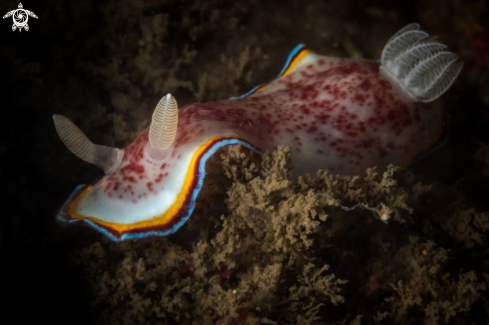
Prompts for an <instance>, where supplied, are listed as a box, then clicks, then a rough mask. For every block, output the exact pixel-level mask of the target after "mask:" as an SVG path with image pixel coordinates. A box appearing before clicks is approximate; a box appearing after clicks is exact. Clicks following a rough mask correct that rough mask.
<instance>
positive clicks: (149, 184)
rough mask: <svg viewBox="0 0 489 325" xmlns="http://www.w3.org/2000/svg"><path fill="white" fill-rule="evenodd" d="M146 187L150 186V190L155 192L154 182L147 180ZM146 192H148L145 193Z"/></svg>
mask: <svg viewBox="0 0 489 325" xmlns="http://www.w3.org/2000/svg"><path fill="white" fill-rule="evenodd" d="M146 187H147V188H148V191H150V192H153V183H151V182H147V183H146ZM145 194H146V193H145Z"/></svg>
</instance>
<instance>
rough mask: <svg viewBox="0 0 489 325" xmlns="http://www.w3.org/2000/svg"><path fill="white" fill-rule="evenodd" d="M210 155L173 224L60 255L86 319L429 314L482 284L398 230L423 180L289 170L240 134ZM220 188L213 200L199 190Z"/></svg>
mask: <svg viewBox="0 0 489 325" xmlns="http://www.w3.org/2000/svg"><path fill="white" fill-rule="evenodd" d="M215 157H217V158H215V159H213V161H212V162H211V163H210V164H209V166H208V168H207V172H208V173H209V174H210V175H213V177H208V178H206V182H207V183H206V184H205V185H204V188H203V195H202V197H201V198H200V199H199V202H198V206H197V208H196V212H195V214H194V216H193V217H192V218H191V219H190V220H189V223H188V225H186V226H185V227H183V228H182V229H181V230H180V231H179V232H178V233H177V234H175V235H172V236H169V237H163V238H161V237H153V238H150V239H146V240H139V241H127V242H122V243H112V242H110V243H106V244H102V243H100V242H97V243H95V244H93V245H91V246H90V247H87V248H84V249H83V250H82V251H81V252H80V253H78V254H74V255H73V256H72V257H73V261H76V262H75V263H76V264H79V265H81V266H82V267H83V269H84V270H85V275H86V279H87V281H88V292H89V295H90V297H92V306H93V308H94V311H95V312H96V314H97V315H99V316H98V318H97V320H96V323H100V324H101V323H104V324H107V323H110V324H141V323H144V324H159V323H161V324H171V323H179V324H325V323H331V324H364V323H365V324H366V323H369V324H386V323H391V322H393V323H399V322H400V321H405V320H406V319H410V318H412V319H413V320H414V319H416V318H414V317H415V316H417V317H419V315H423V314H424V315H425V316H424V318H425V319H426V321H427V323H428V324H438V323H439V322H440V321H441V322H447V323H448V322H449V321H450V320H451V319H453V317H457V316H460V315H465V314H466V313H467V312H468V311H469V310H470V308H471V307H472V306H473V305H474V304H475V303H476V302H477V301H479V299H480V298H481V295H483V294H484V293H485V289H486V282H487V281H488V278H489V277H488V275H487V274H484V275H483V277H484V278H483V279H481V278H480V277H478V276H477V275H476V274H475V273H474V271H468V272H462V273H460V274H458V275H456V274H454V275H451V274H449V273H446V272H445V271H443V266H445V265H446V264H447V260H449V259H450V256H451V255H450V252H449V251H447V250H445V249H443V248H440V247H436V245H435V244H434V242H433V241H431V240H425V241H424V242H423V241H421V240H420V239H419V238H418V237H415V236H412V235H408V234H406V233H404V234H403V231H402V229H403V226H401V224H404V223H409V222H410V220H411V213H412V212H413V209H412V208H411V207H410V205H411V204H413V205H416V202H415V201H413V200H414V199H413V198H418V197H420V196H423V195H425V193H426V192H427V191H428V190H429V189H427V188H426V186H423V185H422V184H417V185H416V186H412V188H413V189H415V190H412V191H411V190H408V189H407V188H403V187H401V186H399V185H398V182H397V181H396V180H395V179H394V171H395V168H394V167H392V166H391V167H389V169H388V171H386V172H385V173H384V174H382V175H381V174H378V173H377V172H376V171H375V169H369V170H367V176H366V177H365V178H363V179H360V178H359V177H348V176H334V175H331V174H329V173H328V172H327V171H318V173H317V175H316V176H315V177H313V176H310V175H307V176H303V177H299V178H298V181H292V180H290V169H289V168H288V165H289V163H290V152H289V149H288V148H287V147H279V148H278V150H277V151H275V152H273V153H271V154H270V153H265V154H264V156H263V159H262V161H261V163H260V162H259V161H258V160H257V157H256V154H252V153H249V152H248V151H247V150H244V149H242V148H241V147H240V146H230V147H228V148H225V149H221V154H217V155H215ZM219 160H222V163H221V162H220V161H219ZM213 173H214V174H213ZM219 174H221V177H219V176H218V175H219ZM214 175H215V176H214ZM223 175H225V176H223ZM408 178H409V177H408ZM207 179H209V180H210V181H207ZM411 181H412V177H411ZM219 184H220V186H219ZM223 184H225V185H227V186H228V190H227V194H226V193H222V191H221V193H220V194H219V189H221V188H222V185H223ZM416 189H417V190H416ZM413 191H417V192H416V193H414V192H413ZM226 196H227V199H223V201H222V202H225V204H224V205H219V203H217V201H214V202H213V201H211V199H210V198H211V197H218V198H219V197H226ZM214 204H215V205H214ZM352 207H355V208H352ZM216 213H217V214H216ZM382 216H384V217H383V218H384V221H385V220H387V219H386V217H385V216H388V220H389V222H388V223H387V225H386V224H385V223H384V222H382ZM374 301H377V302H376V303H375V304H376V305H377V309H376V310H375V311H374V310H369V309H368V307H367V306H368V305H371V304H373V303H374ZM355 305H357V306H358V308H354V306H355ZM345 308H346V310H348V312H347V313H346V318H344V319H343V318H342V317H343V316H342V315H344V312H345ZM354 311H355V312H354ZM405 323H408V322H405Z"/></svg>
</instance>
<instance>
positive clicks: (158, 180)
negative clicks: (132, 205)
mask: <svg viewBox="0 0 489 325" xmlns="http://www.w3.org/2000/svg"><path fill="white" fill-rule="evenodd" d="M162 179H163V174H159V175H158V177H157V178H156V179H155V183H159V182H161V180H162Z"/></svg>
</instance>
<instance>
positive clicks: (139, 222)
mask: <svg viewBox="0 0 489 325" xmlns="http://www.w3.org/2000/svg"><path fill="white" fill-rule="evenodd" d="M461 68H462V63H461V62H459V61H458V58H457V56H456V55H455V54H454V53H451V52H449V51H447V50H446V46H445V45H443V44H441V43H440V42H437V41H436V40H435V38H433V37H430V36H429V35H428V34H427V33H426V32H424V31H422V30H420V28H419V25H418V24H411V25H408V26H406V27H405V28H403V29H401V30H400V31H399V32H398V33H396V34H395V35H394V36H393V37H392V38H391V39H390V40H389V41H388V42H387V44H386V46H385V48H384V50H383V52H382V57H381V60H380V63H377V62H375V61H370V60H363V59H345V58H333V57H327V56H321V55H317V54H315V53H313V52H312V51H310V50H309V49H308V48H306V47H305V46H304V45H299V46H297V47H296V48H295V49H294V50H293V51H292V53H291V54H290V56H289V58H288V60H287V62H286V64H285V67H284V68H283V70H282V71H281V72H280V74H279V76H278V77H277V78H276V79H275V80H273V81H272V82H270V83H267V84H264V85H260V86H258V87H255V88H254V89H252V90H251V91H250V92H248V93H246V94H245V95H243V96H240V97H235V98H231V99H228V100H222V101H218V102H209V103H196V104H193V105H190V106H187V107H183V108H181V109H180V110H179V109H178V107H177V103H176V100H175V98H174V97H172V96H171V95H170V94H168V95H166V96H165V97H163V98H162V99H161V101H160V102H159V103H158V105H157V107H156V109H155V111H154V114H153V116H152V121H151V125H150V126H149V127H148V128H146V129H145V130H144V131H143V132H142V133H141V134H140V135H139V136H138V137H137V138H136V139H135V140H134V142H133V143H132V144H130V145H129V146H128V147H127V148H125V149H123V150H121V149H117V148H109V147H105V146H100V145H94V144H93V143H92V142H91V141H90V140H89V139H88V138H87V137H86V136H85V135H84V134H83V133H82V131H81V130H80V129H78V128H77V127H76V126H75V125H74V124H73V123H71V122H70V121H69V120H68V119H67V118H65V117H63V116H60V115H54V116H53V119H54V123H55V127H56V130H57V132H58V134H59V136H60V138H61V140H62V141H63V142H64V143H65V145H66V146H67V147H68V149H70V150H71V151H72V152H73V153H75V154H76V155H77V156H78V157H80V158H81V159H83V160H85V161H87V162H90V163H93V164H95V165H97V166H99V167H100V168H102V169H103V170H104V172H105V174H106V176H105V177H103V178H102V180H100V181H99V182H98V183H97V184H95V185H93V186H87V185H80V186H79V187H77V188H76V189H75V190H74V191H73V193H72V194H71V196H70V197H69V198H68V200H67V201H66V203H65V204H64V206H63V207H62V208H61V210H60V212H59V214H58V219H59V220H61V221H65V222H69V223H73V224H82V225H87V226H90V227H92V228H94V229H96V230H98V231H100V232H102V233H103V234H105V235H107V236H108V237H109V238H110V239H112V240H115V241H121V240H126V239H133V238H141V237H145V236H152V235H159V236H164V235H168V234H171V233H174V232H175V231H177V229H178V228H179V227H181V226H182V225H183V224H184V223H185V221H186V220H187V219H188V218H189V217H190V215H191V214H192V212H193V210H194V206H195V202H196V199H197V196H198V195H199V191H200V190H201V187H202V184H203V181H204V177H205V166H206V161H207V160H208V159H209V157H211V156H212V155H213V154H214V153H215V152H216V150H218V149H219V148H221V147H223V146H227V145H231V144H241V145H242V146H243V147H245V148H248V149H249V150H252V151H254V152H255V153H257V154H261V153H262V152H264V151H265V150H269V151H271V150H274V149H275V148H277V146H279V145H288V146H290V148H291V152H292V168H293V173H294V175H301V174H305V173H315V172H316V171H317V170H318V169H329V170H330V171H331V172H332V173H335V174H343V175H359V174H363V173H365V169H366V168H367V167H373V166H377V167H378V168H379V169H380V170H382V169H385V168H386V166H388V165H389V164H394V165H397V166H407V165H409V164H410V163H411V161H412V160H413V159H414V158H415V157H416V156H418V155H419V154H421V153H423V152H424V151H426V150H428V149H429V148H430V147H432V146H433V144H435V143H436V142H437V141H438V139H439V138H440V136H441V134H442V131H443V128H444V122H445V113H444V109H443V107H442V105H441V104H440V103H439V101H435V99H437V98H438V97H439V96H441V95H442V94H443V93H444V92H445V91H446V90H447V89H448V88H449V87H450V86H451V84H452V83H453V82H454V80H455V79H456V78H457V76H458V74H459V72H460V70H461Z"/></svg>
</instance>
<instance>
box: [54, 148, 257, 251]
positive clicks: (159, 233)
mask: <svg viewBox="0 0 489 325" xmlns="http://www.w3.org/2000/svg"><path fill="white" fill-rule="evenodd" d="M231 144H241V145H243V146H244V147H246V148H248V149H250V150H252V151H254V152H256V153H257V154H259V155H261V154H262V152H261V151H260V150H259V149H257V148H255V147H253V146H252V145H250V144H249V143H246V142H244V141H242V140H239V139H224V140H221V141H219V142H216V143H214V144H213V145H212V147H210V149H208V150H207V151H206V152H205V153H204V154H203V155H202V158H201V159H200V161H199V175H197V176H198V180H197V185H196V186H195V189H194V191H193V193H192V196H191V198H190V203H189V208H188V210H187V213H186V215H185V216H184V217H183V218H181V219H180V221H178V223H176V224H174V225H173V227H171V228H170V229H168V230H165V231H156V230H153V231H146V232H139V233H125V234H122V236H121V237H120V238H119V237H117V236H114V234H112V233H111V232H109V231H107V230H106V229H105V228H102V227H100V226H98V225H97V224H96V223H94V222H92V221H91V220H87V219H81V220H83V221H84V222H85V223H87V224H88V226H90V227H92V228H93V229H95V230H97V231H99V232H101V233H103V234H104V235H106V236H107V237H109V238H110V239H111V240H113V241H116V242H118V241H123V240H126V239H137V238H144V237H147V236H167V235H170V234H173V233H174V232H176V231H177V230H178V228H180V227H181V226H182V225H183V224H184V223H185V222H186V221H187V219H188V218H189V217H190V216H191V215H192V212H193V211H194V209H195V201H196V200H197V196H198V195H199V192H200V190H201V188H202V185H203V184H204V177H205V163H206V162H207V159H209V157H210V156H212V155H213V154H214V153H215V152H216V151H217V150H218V149H219V148H221V147H224V146H227V145H231ZM82 186H85V185H78V186H77V187H76V188H75V190H74V191H73V192H72V193H71V195H70V197H69V198H68V200H66V202H65V204H64V205H63V207H64V206H65V205H66V204H67V203H68V202H69V201H70V200H71V197H72V196H73V195H74V194H75V193H76V192H77V190H78V189H79V188H80V187H82ZM61 210H63V208H61ZM60 212H61V211H60ZM56 219H58V220H59V221H63V222H68V223H72V222H77V221H80V219H72V220H68V221H67V220H66V219H65V218H63V217H62V216H61V215H59V214H58V215H57V216H56Z"/></svg>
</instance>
